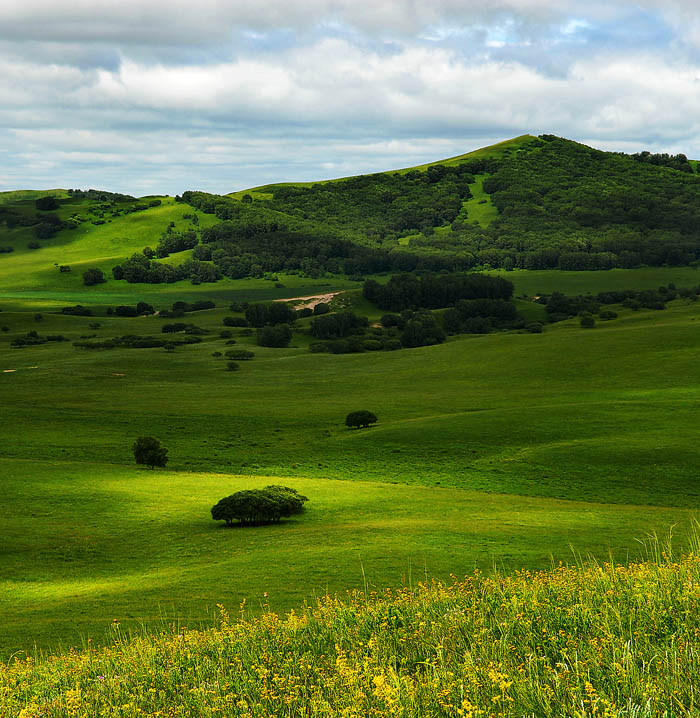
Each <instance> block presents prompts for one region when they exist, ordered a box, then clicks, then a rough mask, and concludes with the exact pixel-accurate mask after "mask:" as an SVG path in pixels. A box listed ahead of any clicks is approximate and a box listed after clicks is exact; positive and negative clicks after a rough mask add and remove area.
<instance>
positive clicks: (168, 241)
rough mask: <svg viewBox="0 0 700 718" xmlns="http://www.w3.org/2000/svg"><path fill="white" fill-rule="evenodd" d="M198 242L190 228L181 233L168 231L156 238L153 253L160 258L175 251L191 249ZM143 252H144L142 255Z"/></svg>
mask: <svg viewBox="0 0 700 718" xmlns="http://www.w3.org/2000/svg"><path fill="white" fill-rule="evenodd" d="M198 242H199V239H198V238H197V234H196V233H195V232H193V231H191V230H190V231H187V232H184V233H183V234H178V233H176V232H169V233H166V234H164V235H162V236H161V238H160V239H159V240H158V246H157V247H156V250H155V255H156V257H158V258H159V259H162V258H164V257H167V256H168V255H169V254H173V253H175V252H184V251H185V250H186V249H192V248H193V247H196V246H197V243H198ZM145 254H146V253H145V252H144V255H145Z"/></svg>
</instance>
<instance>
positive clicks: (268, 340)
mask: <svg viewBox="0 0 700 718" xmlns="http://www.w3.org/2000/svg"><path fill="white" fill-rule="evenodd" d="M291 341H292V330H291V328H290V326H289V325H288V324H276V325H274V326H265V327H261V328H260V329H258V344H259V345H260V346H261V347H275V348H280V347H286V346H289V342H291Z"/></svg>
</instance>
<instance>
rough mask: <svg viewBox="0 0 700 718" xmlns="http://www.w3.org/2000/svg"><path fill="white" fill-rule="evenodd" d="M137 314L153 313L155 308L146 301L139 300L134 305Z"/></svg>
mask: <svg viewBox="0 0 700 718" xmlns="http://www.w3.org/2000/svg"><path fill="white" fill-rule="evenodd" d="M136 312H137V314H155V313H156V310H155V309H154V308H153V306H152V305H151V304H148V302H139V303H138V304H137V305H136Z"/></svg>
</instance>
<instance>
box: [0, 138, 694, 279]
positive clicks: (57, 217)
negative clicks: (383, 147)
mask: <svg viewBox="0 0 700 718" xmlns="http://www.w3.org/2000/svg"><path fill="white" fill-rule="evenodd" d="M698 190H700V177H699V176H698V174H697V171H696V164H694V163H692V162H689V161H687V160H686V158H685V157H684V156H683V155H678V156H667V155H650V154H648V153H640V154H638V155H622V154H618V153H610V152H601V151H598V150H594V149H591V148H589V147H586V146H584V145H581V144H578V143H576V142H572V141H570V140H564V139H561V138H556V137H553V136H551V135H542V136H541V137H539V138H537V137H533V136H530V135H524V136H521V137H518V138H514V139H513V140H508V141H505V142H503V143H499V144H498V145H494V146H492V147H488V148H484V149H482V150H477V151H475V152H471V153H468V154H466V155H460V156H457V157H454V158H450V159H447V160H443V161H438V162H436V163H434V164H431V165H423V166H420V167H414V168H405V169H402V170H399V171H393V172H385V173H379V174H374V175H360V176H357V177H350V178H342V179H339V180H333V181H328V182H320V183H284V184H279V185H267V186H265V187H259V188H255V189H253V190H250V191H247V192H246V191H243V192H237V193H234V194H233V195H228V196H224V195H211V194H206V193H202V192H196V191H187V192H184V193H183V195H182V197H177V198H175V199H172V198H168V197H153V198H142V199H141V200H136V199H134V198H132V197H128V196H125V195H114V194H110V193H104V192H96V191H94V190H90V191H88V192H82V191H63V190H55V191H51V192H49V193H44V194H53V195H56V200H57V201H56V202H55V204H51V202H49V204H48V205H46V206H45V208H44V209H40V208H38V206H37V195H36V194H32V193H29V194H28V193H27V192H19V193H3V195H2V196H0V286H1V287H2V290H4V291H7V290H13V291H22V292H24V293H26V292H28V291H33V292H34V291H36V292H40V293H46V292H49V291H50V290H51V289H53V288H61V289H63V290H68V291H77V290H78V289H79V287H80V286H81V277H82V272H83V271H85V270H86V269H88V268H91V267H98V268H99V269H100V270H101V271H102V272H103V274H104V275H105V277H106V279H107V285H108V286H106V287H101V288H100V289H99V290H96V291H102V292H107V291H111V292H113V293H114V290H116V289H117V288H120V289H119V291H128V290H125V289H124V285H125V284H127V283H134V284H169V285H173V284H175V285H178V284H179V283H181V282H192V283H194V284H195V285H200V284H209V283H216V282H222V281H224V282H225V281H226V280H227V279H233V280H238V279H243V278H262V277H264V276H270V277H271V276H273V275H274V274H276V273H284V274H293V275H297V276H299V277H302V278H308V279H319V278H322V277H329V278H331V279H333V280H335V281H341V280H342V279H344V278H350V279H352V278H358V277H363V276H365V275H368V274H369V275H372V274H378V273H384V272H401V271H415V270H418V271H460V270H473V269H482V270H483V269H486V270H488V269H504V270H507V271H510V270H512V269H528V270H543V269H564V270H584V271H591V270H607V269H611V268H635V267H638V266H641V265H645V266H679V267H681V266H688V265H691V264H693V263H694V262H696V261H697V260H698V259H699V258H700V229H698V228H699V227H700V192H699V191H698ZM61 266H64V267H66V266H67V267H70V270H71V272H72V274H69V273H68V271H67V270H66V272H65V275H66V276H60V277H59V276H57V274H58V272H59V270H60V267H61ZM115 267H116V268H118V269H117V270H116V274H114V272H115ZM355 286H357V285H355Z"/></svg>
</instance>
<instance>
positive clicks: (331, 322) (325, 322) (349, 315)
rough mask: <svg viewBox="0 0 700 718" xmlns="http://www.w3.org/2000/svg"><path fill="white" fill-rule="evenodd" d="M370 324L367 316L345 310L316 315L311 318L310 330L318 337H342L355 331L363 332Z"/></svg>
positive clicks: (312, 334)
mask: <svg viewBox="0 0 700 718" xmlns="http://www.w3.org/2000/svg"><path fill="white" fill-rule="evenodd" d="M368 326H369V320H368V319H367V317H360V316H358V315H356V314H354V313H353V312H351V311H344V312H337V313H335V314H326V315H323V316H320V317H315V318H314V319H312V320H311V326H310V327H309V331H310V333H311V336H313V337H316V338H317V339H340V338H341V337H347V336H348V335H349V334H353V333H360V334H362V333H364V330H365V329H366V328H367V327H368Z"/></svg>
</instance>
